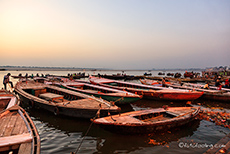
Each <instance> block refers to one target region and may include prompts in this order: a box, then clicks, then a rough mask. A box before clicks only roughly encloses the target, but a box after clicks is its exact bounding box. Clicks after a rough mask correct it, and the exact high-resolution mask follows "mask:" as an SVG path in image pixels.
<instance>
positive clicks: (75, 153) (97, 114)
mask: <svg viewBox="0 0 230 154" xmlns="http://www.w3.org/2000/svg"><path fill="white" fill-rule="evenodd" d="M100 110H101V105H100V108H99V109H98V110H97V113H96V115H95V117H94V118H93V119H91V121H92V122H91V124H90V126H89V128H88V129H87V131H86V133H85V135H84V136H83V138H82V140H81V142H80V144H79V146H78V148H77V150H76V151H75V152H71V153H72V154H77V153H78V151H79V149H80V147H81V145H82V143H83V141H84V140H85V137H86V135H87V134H88V133H89V130H90V129H91V127H92V125H93V121H94V120H95V119H96V117H98V116H99V115H100Z"/></svg>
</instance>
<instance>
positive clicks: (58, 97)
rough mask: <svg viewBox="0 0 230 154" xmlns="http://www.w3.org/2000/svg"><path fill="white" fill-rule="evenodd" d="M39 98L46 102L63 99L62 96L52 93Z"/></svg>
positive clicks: (41, 95)
mask: <svg viewBox="0 0 230 154" xmlns="http://www.w3.org/2000/svg"><path fill="white" fill-rule="evenodd" d="M39 97H41V98H44V99H45V100H48V101H54V100H55V99H62V100H63V99H64V96H63V95H58V94H53V93H44V94H40V95H39Z"/></svg>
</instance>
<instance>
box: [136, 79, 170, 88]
mask: <svg viewBox="0 0 230 154" xmlns="http://www.w3.org/2000/svg"><path fill="white" fill-rule="evenodd" d="M140 82H141V83H142V84H145V85H157V86H162V82H161V81H156V80H150V79H140ZM165 84H170V82H165Z"/></svg>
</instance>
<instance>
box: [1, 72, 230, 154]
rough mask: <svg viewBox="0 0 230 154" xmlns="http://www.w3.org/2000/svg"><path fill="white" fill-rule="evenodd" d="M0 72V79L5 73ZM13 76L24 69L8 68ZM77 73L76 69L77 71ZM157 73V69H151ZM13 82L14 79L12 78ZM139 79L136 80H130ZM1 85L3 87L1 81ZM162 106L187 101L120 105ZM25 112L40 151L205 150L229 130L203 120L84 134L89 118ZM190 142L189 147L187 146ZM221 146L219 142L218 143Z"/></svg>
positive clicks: (136, 152)
mask: <svg viewBox="0 0 230 154" xmlns="http://www.w3.org/2000/svg"><path fill="white" fill-rule="evenodd" d="M7 73H8V72H6V71H0V79H1V80H3V76H4V75H5V74H7ZM10 73H11V74H12V75H18V74H19V73H22V74H23V75H25V73H26V72H19V71H11V72H10ZM27 73H28V74H32V73H33V74H36V73H39V74H40V73H43V74H56V75H66V74H67V73H75V72H66V71H56V72H54V71H53V72H46V71H27ZM76 73H77V72H76ZM86 73H89V74H94V73H95V74H97V73H100V74H104V73H106V74H112V73H117V72H110V71H109V72H106V71H105V72H101V71H100V72H86ZM143 73H144V71H143V72H135V71H133V72H126V74H128V75H142V74H143ZM151 73H152V74H153V75H157V73H158V72H153V71H152V72H151ZM11 81H13V82H14V84H15V83H16V82H17V80H16V79H13V78H11ZM133 82H138V81H133ZM0 87H3V84H2V81H1V83H0ZM197 103H201V104H202V106H209V107H210V106H215V107H223V108H224V109H226V110H229V108H230V106H229V105H228V104H225V103H218V102H208V101H205V102H204V101H201V100H197V101H195V102H193V104H197ZM163 105H169V106H186V102H159V101H153V100H144V99H143V100H139V101H137V102H135V103H133V104H132V105H125V106H121V108H122V112H125V111H131V110H140V109H146V108H158V107H162V106H163ZM27 112H28V113H29V115H30V116H31V118H32V120H33V121H34V123H35V125H36V127H37V129H38V132H39V134H40V138H41V153H42V154H47V153H55V154H65V153H66V154H68V153H70V152H75V151H76V150H77V149H78V147H79V145H80V143H81V142H82V140H83V138H84V140H83V142H82V145H81V147H80V149H79V151H78V153H82V154H88V153H92V154H109V153H129V154H143V153H144V154H145V153H146V154H147V153H148V154H149V153H164V154H165V153H166V154H167V153H170V154H171V153H183V154H185V153H188V154H190V153H191V154H193V153H204V152H205V151H206V150H208V149H209V147H210V146H212V145H215V144H216V142H218V141H219V140H220V139H221V138H222V137H224V136H225V135H227V134H228V133H230V130H229V129H228V128H224V127H222V126H217V125H215V124H214V123H212V122H208V121H205V120H201V121H195V122H193V123H190V124H188V125H186V126H184V127H182V128H176V129H173V130H170V131H167V132H159V133H157V134H146V135H120V134H115V133H111V132H109V131H105V130H103V129H101V128H100V127H98V126H95V125H92V127H91V128H90V131H89V132H88V134H87V135H85V134H86V132H87V130H88V128H89V126H90V124H91V122H90V121H89V120H82V119H76V118H69V117H59V116H54V115H53V114H52V113H50V112H46V111H44V110H28V109H27ZM186 145H189V146H186ZM220 146H221V145H220Z"/></svg>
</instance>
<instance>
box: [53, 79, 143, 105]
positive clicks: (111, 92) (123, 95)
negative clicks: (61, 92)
mask: <svg viewBox="0 0 230 154" xmlns="http://www.w3.org/2000/svg"><path fill="white" fill-rule="evenodd" d="M57 84H59V85H60V86H61V87H64V88H66V89H69V90H73V91H76V92H80V93H83V94H87V95H93V96H95V97H98V98H102V99H105V100H107V101H112V102H115V104H117V105H119V104H127V103H132V102H135V101H137V100H139V99H141V98H142V97H141V96H139V95H137V94H133V93H130V92H125V91H123V90H117V89H112V88H107V87H103V86H99V85H93V84H90V83H83V82H73V81H72V82H71V81H69V82H65V83H57Z"/></svg>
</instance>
